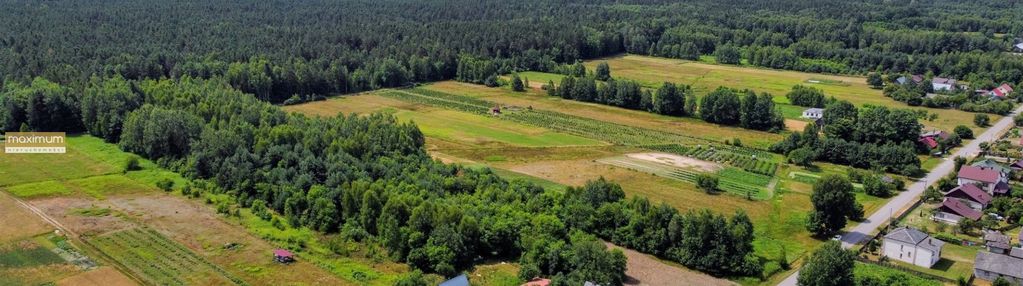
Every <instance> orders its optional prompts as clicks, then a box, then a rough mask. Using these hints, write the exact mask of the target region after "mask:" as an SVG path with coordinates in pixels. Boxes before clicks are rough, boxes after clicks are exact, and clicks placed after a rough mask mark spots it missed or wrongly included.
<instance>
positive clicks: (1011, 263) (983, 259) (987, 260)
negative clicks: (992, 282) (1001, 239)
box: [973, 251, 1023, 278]
mask: <svg viewBox="0 0 1023 286" xmlns="http://www.w3.org/2000/svg"><path fill="white" fill-rule="evenodd" d="M973 267H974V268H976V269H979V270H983V271H988V272H994V273H998V274H1001V275H1004V276H1010V277H1017V278H1023V259H1021V258H1016V257H1012V256H1009V255H1005V254H998V253H991V252H987V251H981V252H978V253H977V259H976V260H975V261H974V262H973Z"/></svg>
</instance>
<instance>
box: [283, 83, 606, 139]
mask: <svg viewBox="0 0 1023 286" xmlns="http://www.w3.org/2000/svg"><path fill="white" fill-rule="evenodd" d="M285 109H286V110H289V111H293V112H300V113H304V114H310V115H322V116H334V115H337V114H351V113H362V114H365V113H371V112H385V113H390V114H392V115H394V116H395V117H396V118H398V119H399V120H401V121H411V122H415V123H416V125H418V126H419V129H420V130H422V131H423V134H424V135H426V136H428V137H434V138H440V139H444V140H449V141H456V142H461V143H466V144H469V145H472V146H477V147H495V145H497V146H498V147H499V146H502V145H512V146H526V147H546V146H586V145H602V144H605V143H602V142H600V141H597V140H592V139H588V138H584V137H580V136H575V135H570V134H565V133H560V132H554V131H551V130H547V129H544V128H540V127H535V126H529V125H524V124H519V123H514V122H509V121H506V120H500V119H497V118H493V117H488V116H483V115H477V114H469V113H464V112H458V111H453V110H447V109H442V108H436V107H429V106H422V105H416V104H409V103H406V102H402V101H399V100H394V99H390V98H385V97H381V96H378V95H374V94H363V95H358V96H347V97H337V98H332V99H329V100H326V101H316V102H310V103H305V104H300V105H294V106H289V107H286V108H285Z"/></svg>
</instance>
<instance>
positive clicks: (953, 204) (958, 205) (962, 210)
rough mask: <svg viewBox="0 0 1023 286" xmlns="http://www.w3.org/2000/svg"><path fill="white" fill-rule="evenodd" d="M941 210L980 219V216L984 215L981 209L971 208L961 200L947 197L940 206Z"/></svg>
mask: <svg viewBox="0 0 1023 286" xmlns="http://www.w3.org/2000/svg"><path fill="white" fill-rule="evenodd" d="M939 210H941V211H944V212H948V213H953V214H957V215H959V216H962V217H966V218H969V219H973V220H977V219H980V216H981V215H982V214H981V213H980V212H979V211H976V210H974V209H971V208H970V207H968V206H966V204H963V202H960V201H959V200H947V199H946V200H945V201H944V202H941V207H940V208H939Z"/></svg>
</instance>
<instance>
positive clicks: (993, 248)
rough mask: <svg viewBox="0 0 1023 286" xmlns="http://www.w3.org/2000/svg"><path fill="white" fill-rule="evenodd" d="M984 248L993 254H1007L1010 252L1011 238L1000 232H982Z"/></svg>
mask: <svg viewBox="0 0 1023 286" xmlns="http://www.w3.org/2000/svg"><path fill="white" fill-rule="evenodd" d="M984 246H986V247H987V251H990V252H993V253H1001V254H1009V251H1010V250H1012V238H1011V237H1009V236H1008V235H1004V234H1002V233H1001V232H1000V231H994V230H984Z"/></svg>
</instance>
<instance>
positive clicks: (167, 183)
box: [156, 178, 174, 192]
mask: <svg viewBox="0 0 1023 286" xmlns="http://www.w3.org/2000/svg"><path fill="white" fill-rule="evenodd" d="M156 187H157V188H160V190H163V191H164V192H170V191H171V190H174V181H172V180H171V179H166V178H165V179H160V180H159V181H156Z"/></svg>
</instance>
